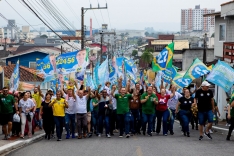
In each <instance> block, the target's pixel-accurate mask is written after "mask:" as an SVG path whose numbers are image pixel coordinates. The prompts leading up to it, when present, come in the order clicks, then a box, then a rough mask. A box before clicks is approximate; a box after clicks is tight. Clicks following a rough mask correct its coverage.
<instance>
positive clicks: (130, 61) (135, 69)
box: [125, 58, 137, 74]
mask: <svg viewBox="0 0 234 156" xmlns="http://www.w3.org/2000/svg"><path fill="white" fill-rule="evenodd" d="M125 62H126V63H127V64H128V65H129V66H130V67H131V68H132V71H133V73H134V74H136V73H137V67H136V64H135V61H133V60H132V59H129V58H125Z"/></svg>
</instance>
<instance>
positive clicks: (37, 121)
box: [35, 108, 42, 128]
mask: <svg viewBox="0 0 234 156" xmlns="http://www.w3.org/2000/svg"><path fill="white" fill-rule="evenodd" d="M35 112H36V118H35V120H36V124H37V125H38V126H39V128H42V122H41V120H40V119H39V113H40V108H37V109H36V111H35Z"/></svg>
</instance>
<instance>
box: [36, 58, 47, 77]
mask: <svg viewBox="0 0 234 156" xmlns="http://www.w3.org/2000/svg"><path fill="white" fill-rule="evenodd" d="M36 64H37V67H36V70H37V74H45V72H44V70H43V65H44V62H43V59H41V60H37V61H36Z"/></svg>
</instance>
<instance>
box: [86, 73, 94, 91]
mask: <svg viewBox="0 0 234 156" xmlns="http://www.w3.org/2000/svg"><path fill="white" fill-rule="evenodd" d="M86 87H90V88H91V89H92V90H93V89H96V86H95V85H94V83H93V80H92V77H91V75H90V74H87V78H86Z"/></svg>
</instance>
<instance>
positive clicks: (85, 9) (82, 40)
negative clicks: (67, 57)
mask: <svg viewBox="0 0 234 156" xmlns="http://www.w3.org/2000/svg"><path fill="white" fill-rule="evenodd" d="M94 9H107V3H106V7H100V6H99V4H98V7H97V8H92V5H91V4H90V8H84V7H81V49H84V39H85V34H84V14H85V12H86V11H87V10H94Z"/></svg>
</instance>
